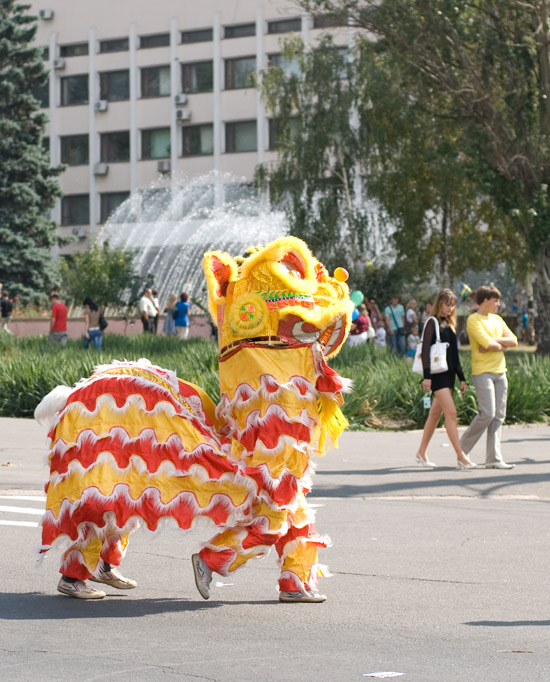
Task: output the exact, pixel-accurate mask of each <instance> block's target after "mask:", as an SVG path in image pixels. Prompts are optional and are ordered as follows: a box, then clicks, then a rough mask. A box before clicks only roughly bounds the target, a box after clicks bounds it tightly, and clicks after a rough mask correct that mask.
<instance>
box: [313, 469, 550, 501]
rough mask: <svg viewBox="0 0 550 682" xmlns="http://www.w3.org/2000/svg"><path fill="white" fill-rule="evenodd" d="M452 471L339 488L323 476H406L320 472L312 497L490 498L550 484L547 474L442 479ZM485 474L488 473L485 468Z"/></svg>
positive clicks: (460, 474)
mask: <svg viewBox="0 0 550 682" xmlns="http://www.w3.org/2000/svg"><path fill="white" fill-rule="evenodd" d="M449 471H451V469H449V468H445V467H438V468H437V469H435V470H434V471H430V472H426V470H425V469H418V470H415V472H411V473H412V474H413V475H414V473H418V474H424V475H423V476H422V479H421V480H410V479H409V480H402V479H401V480H396V481H392V482H388V483H384V482H381V483H374V484H372V485H338V486H324V485H323V483H322V482H321V481H322V477H323V476H346V475H350V476H365V477H367V476H368V477H369V478H370V477H372V476H380V475H384V474H385V475H389V474H392V473H398V472H399V473H403V469H376V470H374V471H368V470H362V471H318V472H317V474H316V477H317V481H318V484H317V486H316V487H315V488H314V489H313V491H312V492H311V493H310V494H309V496H310V498H313V497H353V496H366V495H383V494H390V493H400V492H401V493H408V494H414V493H419V492H421V491H422V490H429V491H430V494H432V495H433V494H434V492H435V490H436V489H437V488H441V489H442V491H445V489H447V488H451V487H452V488H456V487H462V488H467V489H472V491H475V496H476V497H482V498H483V497H489V496H491V495H494V494H496V493H497V492H498V493H500V494H502V492H503V491H507V492H508V493H510V494H513V488H514V486H518V485H533V484H537V483H545V484H546V483H548V472H544V473H540V474H533V473H524V474H522V473H521V471H517V470H516V471H514V472H513V473H512V472H509V471H507V472H503V473H499V474H489V475H486V474H484V475H483V476H479V475H476V474H475V473H474V472H473V471H470V472H459V471H456V470H454V469H452V471H456V474H455V475H454V476H453V477H452V478H439V477H438V474H439V475H441V474H446V475H448V473H449ZM482 471H484V472H485V471H486V470H485V469H483V470H482ZM426 475H428V476H433V479H431V480H427V479H426Z"/></svg>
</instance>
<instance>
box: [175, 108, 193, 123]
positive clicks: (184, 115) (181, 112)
mask: <svg viewBox="0 0 550 682" xmlns="http://www.w3.org/2000/svg"><path fill="white" fill-rule="evenodd" d="M176 119H177V120H178V121H190V120H191V112H190V111H189V109H187V108H185V109H178V110H177V111H176Z"/></svg>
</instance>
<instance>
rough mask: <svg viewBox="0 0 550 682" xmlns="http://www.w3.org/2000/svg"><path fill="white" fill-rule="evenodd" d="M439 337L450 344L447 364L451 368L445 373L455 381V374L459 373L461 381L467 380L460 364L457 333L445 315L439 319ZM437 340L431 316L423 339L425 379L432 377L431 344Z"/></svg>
mask: <svg viewBox="0 0 550 682" xmlns="http://www.w3.org/2000/svg"><path fill="white" fill-rule="evenodd" d="M439 337H440V339H441V341H443V342H447V343H448V344H449V345H448V346H447V366H448V368H449V369H448V370H447V372H445V374H447V373H448V374H450V375H451V376H452V378H453V381H454V375H455V374H456V375H457V377H458V379H459V381H466V379H465V378H464V372H463V371H462V367H461V366H460V359H459V356H458V342H457V339H456V334H455V333H454V331H453V330H452V328H451V327H450V326H449V323H448V322H447V320H446V318H444V317H443V318H440V319H439ZM435 342H436V335H435V323H434V320H433V318H431V319H429V320H428V321H427V322H426V324H425V325H424V337H423V339H422V367H423V368H424V379H431V378H432V375H431V372H430V346H432V345H433V344H434V343H435ZM435 376H438V375H435Z"/></svg>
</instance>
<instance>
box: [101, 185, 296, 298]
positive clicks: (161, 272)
mask: <svg viewBox="0 0 550 682" xmlns="http://www.w3.org/2000/svg"><path fill="white" fill-rule="evenodd" d="M286 233H288V225H287V222H286V219H285V216H284V214H283V213H282V212H276V211H272V210H270V208H269V205H268V204H267V202H266V201H262V199H261V198H260V197H259V196H258V194H257V191H256V190H255V189H254V188H253V187H251V186H250V185H247V184H245V182H244V180H243V179H240V180H239V179H237V178H235V177H234V176H231V175H229V174H220V173H215V172H211V173H208V174H206V175H202V176H200V177H195V178H193V179H186V178H184V177H178V178H175V179H174V178H173V179H172V180H171V182H170V183H169V184H167V183H166V181H164V180H162V179H160V180H158V181H157V182H155V183H153V184H152V185H151V186H150V187H149V188H148V189H146V190H140V191H138V192H135V193H134V194H132V196H130V197H129V198H128V199H127V200H126V201H125V202H124V203H123V204H121V206H119V207H118V209H117V210H116V211H115V212H114V213H113V214H112V215H111V216H110V217H109V220H108V221H107V222H106V223H105V225H104V226H103V228H102V229H101V231H100V232H99V233H98V241H99V242H100V243H102V242H104V241H108V242H109V244H110V246H111V247H119V246H124V247H125V248H128V249H132V250H135V251H136V258H135V267H136V271H137V273H138V275H139V276H140V278H141V281H142V282H143V283H144V285H145V283H146V282H152V287H153V288H155V289H157V291H158V292H159V299H160V301H161V303H164V302H165V301H166V300H167V299H168V297H169V295H170V294H171V293H175V294H178V295H179V294H180V293H181V292H183V291H185V292H187V293H188V294H189V295H190V297H191V299H192V300H194V301H195V302H197V301H199V300H201V298H203V297H205V295H204V292H205V287H206V285H205V280H204V274H203V271H202V267H201V260H202V257H203V254H204V253H205V251H210V250H221V251H227V252H228V253H230V254H232V255H233V256H235V255H239V254H242V253H244V251H245V250H246V249H247V248H248V247H250V246H253V245H256V244H265V243H267V242H269V241H271V240H273V239H276V238H277V237H280V236H282V235H284V234H286ZM128 296H130V292H128Z"/></svg>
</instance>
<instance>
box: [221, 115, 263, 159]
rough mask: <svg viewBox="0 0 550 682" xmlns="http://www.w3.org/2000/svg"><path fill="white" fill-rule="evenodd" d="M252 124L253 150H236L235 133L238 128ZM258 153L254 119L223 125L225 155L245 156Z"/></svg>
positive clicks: (255, 121)
mask: <svg viewBox="0 0 550 682" xmlns="http://www.w3.org/2000/svg"><path fill="white" fill-rule="evenodd" d="M252 123H253V124H254V126H255V129H256V134H255V147H254V149H236V146H237V145H236V131H237V129H238V126H244V125H246V124H252ZM257 151H258V122H257V120H256V119H255V118H252V119H245V120H242V121H226V123H225V153H226V154H247V153H251V152H257Z"/></svg>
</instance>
